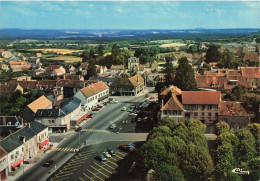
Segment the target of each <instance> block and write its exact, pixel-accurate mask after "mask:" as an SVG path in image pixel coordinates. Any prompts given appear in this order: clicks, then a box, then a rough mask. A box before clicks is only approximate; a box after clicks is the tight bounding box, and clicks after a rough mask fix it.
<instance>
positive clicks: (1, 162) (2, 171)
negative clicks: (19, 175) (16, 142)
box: [0, 146, 8, 180]
mask: <svg viewBox="0 0 260 181" xmlns="http://www.w3.org/2000/svg"><path fill="white" fill-rule="evenodd" d="M7 170H8V167H7V152H6V151H5V150H4V149H3V148H2V147H1V146H0V180H5V179H7V174H8V171H7Z"/></svg>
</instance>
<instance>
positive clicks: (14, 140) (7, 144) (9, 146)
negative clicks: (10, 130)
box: [0, 134, 23, 153]
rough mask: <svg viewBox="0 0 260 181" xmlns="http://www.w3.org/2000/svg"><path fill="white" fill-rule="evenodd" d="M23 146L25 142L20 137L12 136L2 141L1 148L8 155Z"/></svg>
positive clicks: (0, 142)
mask: <svg viewBox="0 0 260 181" xmlns="http://www.w3.org/2000/svg"><path fill="white" fill-rule="evenodd" d="M22 144H23V142H22V141H21V140H20V139H19V138H18V135H16V134H12V135H10V136H8V137H6V138H5V139H3V140H2V141H0V146H1V147H2V148H3V149H4V150H5V151H7V152H8V153H10V152H11V151H13V150H15V149H16V148H18V147H19V146H21V145H22Z"/></svg>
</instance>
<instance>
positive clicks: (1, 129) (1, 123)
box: [0, 116, 24, 139]
mask: <svg viewBox="0 0 260 181" xmlns="http://www.w3.org/2000/svg"><path fill="white" fill-rule="evenodd" d="M23 126H24V123H23V120H22V119H20V118H18V117H16V116H0V139H2V138H4V137H6V136H8V135H10V134H11V133H14V132H16V131H17V130H19V129H21V128H22V127H23Z"/></svg>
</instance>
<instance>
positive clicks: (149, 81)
mask: <svg viewBox="0 0 260 181" xmlns="http://www.w3.org/2000/svg"><path fill="white" fill-rule="evenodd" d="M157 76H164V75H163V74H158V73H150V74H148V75H147V76H146V85H148V86H152V87H154V86H155V85H156V83H157V82H156V81H155V77H157Z"/></svg>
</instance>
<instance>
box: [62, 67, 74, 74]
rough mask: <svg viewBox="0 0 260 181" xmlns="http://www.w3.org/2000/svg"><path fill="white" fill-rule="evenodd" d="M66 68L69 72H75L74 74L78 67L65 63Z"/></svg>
mask: <svg viewBox="0 0 260 181" xmlns="http://www.w3.org/2000/svg"><path fill="white" fill-rule="evenodd" d="M64 69H65V70H66V73H68V74H73V75H74V74H76V72H75V69H76V68H75V67H74V66H72V65H65V66H64Z"/></svg>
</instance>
